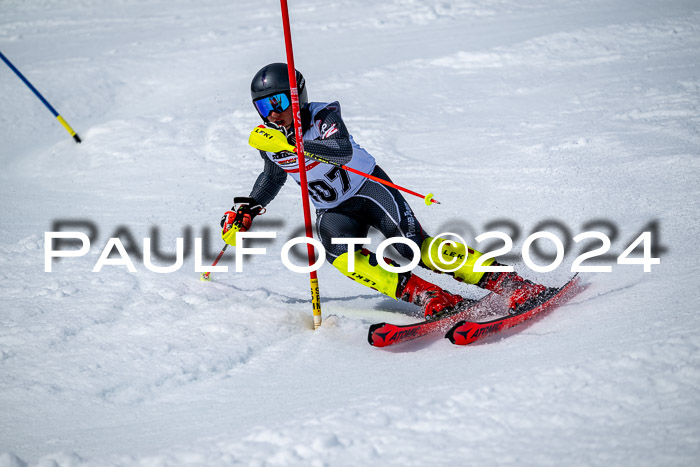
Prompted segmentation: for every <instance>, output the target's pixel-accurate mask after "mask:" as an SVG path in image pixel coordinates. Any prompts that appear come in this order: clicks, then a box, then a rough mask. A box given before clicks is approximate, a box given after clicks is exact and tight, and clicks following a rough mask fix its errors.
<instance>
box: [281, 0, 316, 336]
mask: <svg viewBox="0 0 700 467" xmlns="http://www.w3.org/2000/svg"><path fill="white" fill-rule="evenodd" d="M280 7H281V9H282V25H283V27H284V43H285V47H286V49H287V71H288V73H289V93H290V97H291V101H292V112H293V113H294V134H295V135H296V149H297V160H298V162H299V178H300V179H301V180H300V181H301V201H302V203H303V206H304V224H305V225H306V237H307V238H313V236H314V235H313V230H312V229H311V210H310V207H309V187H308V185H307V182H306V158H305V157H304V140H303V137H304V134H303V131H302V128H301V109H300V108H299V90H298V89H297V75H296V68H295V67H294V50H293V48H292V33H291V28H290V27H289V10H288V8H287V0H280ZM306 247H307V251H308V254H309V266H313V265H314V263H315V261H314V260H315V259H316V255H315V250H314V247H313V245H312V244H311V243H310V242H307V244H306ZM309 279H310V284H311V303H312V305H313V315H314V329H317V328H318V327H319V326H321V294H320V292H319V289H318V276H317V275H316V271H311V272H310V273H309Z"/></svg>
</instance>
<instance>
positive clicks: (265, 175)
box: [221, 152, 287, 246]
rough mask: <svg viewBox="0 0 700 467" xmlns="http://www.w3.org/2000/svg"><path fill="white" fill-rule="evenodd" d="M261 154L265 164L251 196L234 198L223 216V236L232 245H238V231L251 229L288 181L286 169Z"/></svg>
mask: <svg viewBox="0 0 700 467" xmlns="http://www.w3.org/2000/svg"><path fill="white" fill-rule="evenodd" d="M260 155H261V156H262V157H263V160H264V161H265V166H264V168H263V171H262V172H261V173H260V175H258V179H257V180H256V182H255V185H254V186H253V190H252V191H251V192H250V196H248V197H247V198H243V197H241V198H234V200H233V201H234V206H233V207H232V208H231V210H230V211H226V212H225V213H224V216H223V217H222V218H221V229H222V230H221V238H222V239H223V240H224V242H226V243H227V244H229V245H231V246H236V233H237V232H246V231H247V230H248V229H250V226H251V225H252V223H253V219H255V217H256V216H257V215H259V214H262V213H263V212H265V206H267V204H268V203H269V202H270V201H272V200H273V199H274V198H275V196H277V193H279V191H280V189H281V188H282V185H284V182H285V181H287V174H286V172H285V171H284V170H282V169H281V168H279V167H278V166H277V165H276V164H274V163H273V162H272V161H270V160H269V159H268V158H267V157H266V156H265V155H264V154H263V153H262V152H261V153H260ZM236 205H238V207H236Z"/></svg>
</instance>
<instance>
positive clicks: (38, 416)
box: [0, 0, 700, 467]
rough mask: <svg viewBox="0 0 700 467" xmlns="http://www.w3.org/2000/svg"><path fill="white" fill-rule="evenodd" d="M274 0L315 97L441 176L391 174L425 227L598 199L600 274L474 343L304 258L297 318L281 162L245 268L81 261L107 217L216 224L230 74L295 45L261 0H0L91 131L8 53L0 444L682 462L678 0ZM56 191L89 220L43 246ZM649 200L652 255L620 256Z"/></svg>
mask: <svg viewBox="0 0 700 467" xmlns="http://www.w3.org/2000/svg"><path fill="white" fill-rule="evenodd" d="M292 3H293V5H291V10H290V13H291V20H292V31H293V34H294V45H295V58H296V64H297V67H298V68H299V69H301V70H302V71H303V73H304V75H305V77H306V79H307V82H308V86H309V93H310V98H311V99H312V100H330V99H333V100H336V99H337V100H339V101H340V102H341V104H342V107H343V115H344V118H345V120H346V123H347V124H348V127H349V129H350V131H351V133H352V134H353V135H354V137H355V140H356V141H357V142H358V143H359V144H361V145H362V146H363V147H366V148H367V149H368V150H369V151H370V152H371V153H372V154H373V155H375V157H376V158H377V159H378V161H379V163H380V164H381V165H382V167H383V168H385V169H386V170H387V172H388V173H389V174H390V175H391V176H392V178H393V179H394V181H395V182H397V183H400V184H402V185H405V186H407V187H409V188H413V189H417V190H418V191H421V192H422V191H425V192H428V191H432V192H434V193H435V196H436V198H438V199H440V201H441V202H442V203H443V204H442V205H441V206H439V207H431V208H426V207H425V206H422V207H421V204H422V202H421V201H420V200H416V201H415V202H413V200H409V201H410V202H411V204H412V206H413V207H414V209H415V211H416V213H417V215H418V218H419V219H420V220H421V223H422V224H423V225H424V227H425V228H426V229H427V230H428V232H429V233H432V234H436V233H439V232H444V231H446V230H447V231H454V232H457V233H460V234H461V235H464V236H465V238H466V239H467V240H468V241H469V242H470V243H473V238H474V236H476V235H478V234H479V233H483V232H484V231H486V230H488V229H489V225H492V224H494V225H497V226H498V225H500V226H503V223H502V221H503V220H504V219H505V220H512V221H513V222H514V223H515V224H516V225H517V227H518V229H519V231H518V232H516V233H517V235H514V237H515V238H514V251H515V252H519V251H520V248H521V246H522V244H523V241H524V239H525V237H526V236H527V235H528V234H529V233H531V232H532V231H534V230H533V229H535V228H536V227H537V224H538V223H540V222H542V221H546V220H552V219H553V220H557V221H561V222H563V224H564V225H565V226H566V228H567V229H568V230H569V231H570V232H568V233H570V234H571V236H573V235H576V234H578V233H581V232H583V231H584V230H586V229H587V228H596V229H600V230H603V231H606V232H607V233H608V234H610V236H611V237H613V245H612V248H611V250H610V253H612V256H613V262H612V263H609V264H613V271H614V272H613V273H612V274H610V273H589V274H585V275H584V280H585V282H586V283H587V284H588V287H587V289H586V290H585V291H584V292H583V293H581V294H580V295H579V296H577V297H575V298H574V299H573V300H572V301H571V302H570V303H569V304H567V305H566V306H564V307H561V308H560V309H558V310H556V311H553V312H552V313H548V314H546V315H545V316H542V317H538V318H537V319H534V320H532V321H530V322H527V323H525V324H523V325H521V326H519V327H517V328H515V329H513V330H509V331H507V332H504V333H502V334H499V335H497V336H493V337H491V338H488V339H485V340H484V341H483V342H480V343H478V344H476V345H473V346H469V347H467V348H459V347H456V346H452V345H451V344H450V343H449V342H448V341H446V340H445V339H442V337H441V336H435V337H429V338H425V339H421V340H419V341H414V342H410V343H407V344H404V345H400V346H397V347H396V348H390V349H384V350H382V349H375V348H372V347H370V346H369V345H367V341H366V336H367V328H368V326H369V325H370V324H372V323H376V322H381V321H390V322H395V323H399V324H401V323H409V322H412V321H413V320H415V319H418V316H419V311H418V310H417V309H415V307H412V306H411V305H409V304H406V303H403V302H394V301H392V300H390V299H387V298H386V297H383V296H381V295H379V294H376V293H372V291H370V290H369V289H366V288H364V287H362V286H360V285H357V284H353V283H351V282H350V281H347V280H346V279H344V278H342V277H340V275H339V274H337V273H336V272H335V271H333V270H332V268H331V267H329V266H328V265H324V267H323V268H322V269H321V270H320V271H319V279H320V284H321V295H322V303H323V314H324V325H323V326H322V327H321V328H320V329H319V330H317V331H311V330H310V329H311V326H312V318H311V311H310V304H309V300H308V278H307V277H306V276H304V275H300V274H294V273H292V272H290V271H287V270H285V269H284V268H283V266H282V265H281V261H280V259H279V254H280V250H281V247H282V244H283V243H284V241H286V240H287V239H288V238H291V237H293V236H297V235H299V234H300V229H301V227H302V224H301V222H300V220H299V219H300V218H301V213H299V204H300V203H299V191H298V189H297V187H296V186H294V184H293V183H291V182H289V183H288V186H285V187H284V189H283V190H282V192H281V193H280V195H279V196H278V198H277V199H276V200H275V202H274V203H273V204H272V205H271V206H270V208H269V212H268V213H267V214H266V215H265V216H263V217H260V218H258V219H256V227H257V228H259V229H260V230H261V231H275V232H277V238H276V239H275V240H271V241H269V242H265V243H264V246H265V247H266V248H267V250H268V252H267V254H266V255H265V256H259V257H255V258H253V259H251V260H249V261H246V262H245V264H244V266H245V268H244V269H245V271H244V272H243V273H236V272H234V271H233V265H234V262H233V260H232V257H233V256H234V254H233V252H231V251H228V252H227V254H226V255H225V257H224V260H223V264H226V265H228V266H229V267H230V268H231V271H230V272H229V273H227V274H218V273H215V274H213V278H214V281H213V282H210V283H202V282H199V281H198V280H197V279H198V273H195V272H194V263H193V260H192V258H190V257H188V258H187V259H186V260H185V264H184V266H183V267H182V269H181V270H180V271H178V272H176V273H171V274H156V273H152V272H149V271H147V270H146V268H145V266H144V264H143V263H142V261H141V258H140V257H139V256H138V255H137V256H136V257H134V258H132V259H133V260H134V263H135V266H136V269H137V272H136V273H129V272H127V271H126V268H124V267H115V266H105V267H104V269H103V270H102V272H100V273H92V272H91V271H92V268H93V267H94V266H95V263H96V261H97V258H98V257H99V254H100V252H101V250H102V248H103V247H104V245H105V244H106V240H107V238H109V236H111V234H113V233H114V232H119V231H120V230H121V232H122V233H124V232H125V231H126V232H128V233H129V234H130V235H131V237H132V238H131V239H130V240H132V241H133V242H132V243H134V244H133V245H131V246H132V247H135V248H136V249H138V250H142V249H143V248H142V245H141V243H140V241H141V239H142V238H143V237H146V236H151V237H157V239H158V241H159V242H160V245H161V247H160V249H161V250H162V251H163V253H165V254H170V255H172V254H173V253H174V245H175V239H176V238H177V237H183V236H185V237H187V236H189V238H191V237H197V236H203V237H207V238H208V239H209V241H210V247H209V249H212V248H213V249H216V248H218V247H217V245H219V243H220V242H219V240H218V238H217V235H216V227H217V225H218V222H217V219H218V218H219V217H220V215H221V213H222V212H223V211H224V210H226V209H228V208H229V207H230V203H231V198H232V197H233V196H240V195H245V194H247V193H248V190H249V189H250V186H251V184H252V183H253V181H254V180H255V177H256V176H257V174H258V173H259V171H260V169H261V167H262V162H261V161H260V159H259V156H258V155H257V153H256V152H255V151H253V150H251V149H250V148H249V146H248V145H247V138H248V134H249V132H250V130H251V128H252V127H253V126H254V125H256V124H257V123H258V119H257V116H256V114H255V111H254V110H253V108H252V106H251V105H250V102H249V99H248V86H249V81H250V77H251V76H252V74H253V73H254V72H255V71H256V70H257V69H258V68H259V67H260V66H262V65H263V64H265V63H268V62H272V61H283V60H284V50H283V37H282V33H281V27H280V26H281V22H280V16H279V4H278V3H277V2H274V1H272V0H266V1H261V2H256V3H255V4H254V5H253V4H252V3H249V2H221V1H218V0H206V1H202V2H198V3H197V4H194V3H191V2H186V1H179V0H176V1H170V2H162V1H156V0H150V1H147V2H135V1H130V0H120V1H106V0H79V1H77V2H71V3H69V4H67V3H65V2H57V1H55V0H44V1H42V2H22V1H19V0H4V1H3V2H2V4H1V5H0V9H1V10H2V12H3V14H2V16H1V17H0V50H2V51H3V53H4V54H5V55H7V56H8V58H10V60H12V61H13V62H14V63H15V65H16V66H17V67H18V68H19V69H20V70H21V71H22V72H23V73H24V74H25V75H26V76H27V77H28V78H29V79H30V80H31V81H32V82H33V84H34V85H35V86H37V88H38V89H39V90H40V91H41V92H42V93H43V94H44V95H45V97H46V98H47V99H48V100H49V101H50V102H51V103H52V104H53V105H54V106H55V107H56V108H57V109H58V111H59V112H60V113H61V115H62V116H64V117H65V118H66V120H67V121H68V122H70V124H71V126H72V127H73V128H75V129H76V131H77V132H78V133H79V134H80V135H81V137H82V138H83V140H84V142H83V144H81V145H75V144H74V143H73V142H72V141H71V140H70V138H69V137H68V135H67V134H66V133H65V131H64V130H63V128H61V126H60V125H58V124H57V123H56V122H55V120H54V119H52V117H51V115H50V114H49V113H48V112H47V110H46V109H45V108H44V107H43V106H42V105H41V104H40V103H39V102H38V101H37V100H36V98H35V97H34V96H33V95H32V94H31V93H30V92H29V91H28V90H27V89H26V88H25V87H24V86H23V85H22V84H21V82H20V81H19V80H17V78H16V77H15V76H14V75H13V74H12V73H11V72H10V71H9V70H7V69H5V71H4V72H2V73H0V108H1V109H2V112H0V125H1V128H2V129H1V130H0V140H1V141H2V145H0V160H1V161H2V170H0V200H2V206H3V209H2V212H3V214H2V220H3V222H2V224H1V225H0V283H1V284H2V285H0V376H1V377H0V467H6V466H25V465H38V466H42V467H44V466H45V467H48V466H52V467H53V466H61V467H68V466H126V465H137V466H152V465H158V466H179V465H212V466H214V465H222V466H223V465H239V464H240V465H361V464H369V463H382V464H397V465H416V466H418V465H448V464H455V463H459V464H466V465H472V464H484V463H486V464H497V465H562V464H567V465H696V464H697V463H698V459H700V429H699V427H700V409H698V407H700V396H699V394H700V337H698V336H700V319H699V318H698V317H697V306H696V303H695V302H696V299H697V295H698V294H697V292H698V287H697V285H696V277H697V275H698V272H700V268H699V267H698V266H697V264H696V261H695V259H696V257H697V254H696V250H697V247H696V243H697V242H696V237H697V232H698V228H699V227H700V222H698V199H699V198H698V194H699V190H698V186H700V164H699V162H698V161H699V159H698V156H699V155H700V132H699V131H698V128H700V92H698V91H699V90H700V65H699V64H700V52H698V51H700V8H699V7H698V5H697V4H696V2H689V1H683V0H665V1H661V2H659V1H656V2H651V1H641V2H640V1H634V2H633V1H631V0H616V1H602V0H593V1H587V2H583V1H578V0H542V1H537V2H524V3H523V2H515V1H512V0H465V1H458V2H445V1H438V0H390V1H383V2H374V1H369V0H363V1H355V2H346V1H341V0H330V1H328V2H324V3H323V5H321V4H319V3H318V2H314V1H310V0H309V1H299V2H292ZM3 66H4V65H3ZM456 177H458V178H456ZM55 220H74V221H75V220H83V221H90V222H92V223H93V225H95V226H96V227H97V228H98V232H97V238H96V239H95V240H94V241H93V243H92V244H91V249H90V252H89V254H88V255H86V256H85V257H82V258H65V259H61V260H60V261H58V260H54V262H53V272H51V273H46V272H44V239H43V235H44V232H46V231H49V230H50V229H51V226H52V223H53V222H54V221H55ZM652 221H656V222H657V225H658V226H659V232H660V239H659V243H660V245H661V246H662V247H664V248H665V250H664V251H663V252H662V255H661V257H662V260H661V265H658V266H653V267H652V272H651V273H643V272H642V271H641V270H642V267H641V266H625V265H615V264H614V257H615V256H617V255H619V254H620V253H621V252H622V251H623V250H624V248H626V246H627V245H629V244H630V243H631V241H632V240H633V239H634V238H636V236H637V235H638V234H639V232H640V231H641V230H642V229H643V228H647V227H645V226H647V225H650V222H652ZM498 222H501V224H498ZM550 225H552V224H551V223H550ZM154 226H155V227H157V229H156V230H155V231H154V230H153V228H154ZM587 226H588V227H587ZM511 227H512V225H511ZM611 228H612V229H613V230H614V231H611V230H610V229H611ZM188 229H189V230H188ZM554 232H555V233H556V234H557V235H560V236H562V235H564V233H566V232H561V230H560V227H559V230H558V229H557V228H554ZM372 239H373V245H374V246H375V247H376V245H377V243H378V241H379V240H380V237H379V236H377V235H376V234H372ZM578 251H579V250H577V246H576V245H573V244H572V252H573V253H570V254H567V256H566V258H565V260H564V262H563V264H562V266H560V267H559V268H558V269H557V270H555V271H554V272H552V273H550V274H543V273H535V272H533V271H530V270H528V269H527V268H525V266H524V265H523V262H522V260H520V261H516V267H517V268H518V270H519V271H523V274H524V275H526V276H527V277H529V278H532V279H535V280H540V281H542V282H544V283H546V284H548V285H556V284H560V283H562V282H563V281H565V280H566V278H567V277H569V275H570V272H569V271H568V268H569V267H570V266H571V264H572V262H573V261H574V259H575V257H576V254H578V253H577V252H578ZM210 253H211V252H210ZM213 254H216V251H215V252H213ZM159 264H160V263H159ZM606 264H608V263H606ZM420 274H422V275H423V276H425V277H427V278H429V279H431V280H433V281H435V282H436V283H438V284H439V285H441V286H443V287H445V288H447V289H448V290H450V291H452V292H460V293H462V294H464V295H467V296H471V297H476V296H478V295H479V293H480V292H479V291H477V290H474V288H473V287H472V288H470V287H467V286H463V285H460V284H457V283H455V282H454V281H453V280H452V279H451V278H449V277H447V276H444V275H443V276H438V275H435V274H432V273H427V272H420Z"/></svg>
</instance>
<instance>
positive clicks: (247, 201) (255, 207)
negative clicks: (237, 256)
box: [221, 197, 265, 246]
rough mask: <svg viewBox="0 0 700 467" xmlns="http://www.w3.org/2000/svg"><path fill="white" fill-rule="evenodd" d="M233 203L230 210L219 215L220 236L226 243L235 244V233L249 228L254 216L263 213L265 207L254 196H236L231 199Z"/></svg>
mask: <svg viewBox="0 0 700 467" xmlns="http://www.w3.org/2000/svg"><path fill="white" fill-rule="evenodd" d="M233 203H234V205H233V207H231V210H230V211H226V212H225V213H224V215H223V216H222V217H221V238H222V239H223V240H224V242H226V243H227V244H229V245H231V246H236V233H237V232H246V231H247V230H248V229H250V226H251V225H252V223H253V219H254V218H255V216H257V215H258V214H263V213H264V212H265V208H264V207H262V205H261V204H260V203H258V202H257V201H255V199H254V198H245V197H237V198H234V199H233ZM236 204H237V205H238V209H236Z"/></svg>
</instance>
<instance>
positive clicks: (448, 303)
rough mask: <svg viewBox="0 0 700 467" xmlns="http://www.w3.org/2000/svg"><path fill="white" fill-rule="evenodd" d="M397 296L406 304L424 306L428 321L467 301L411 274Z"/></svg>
mask: <svg viewBox="0 0 700 467" xmlns="http://www.w3.org/2000/svg"><path fill="white" fill-rule="evenodd" d="M396 296H397V297H398V298H400V299H401V300H403V301H405V302H409V303H414V304H416V305H418V306H422V307H423V312H424V313H425V318H426V319H430V318H431V317H433V316H434V315H435V314H436V313H439V312H441V311H443V310H444V309H446V308H450V307H453V306H455V305H457V304H458V303H459V302H461V301H463V300H465V299H464V298H463V297H460V296H459V295H453V294H451V293H449V292H447V291H445V290H443V289H441V288H440V287H438V286H437V285H435V284H431V283H430V282H428V281H424V280H423V279H421V278H420V277H418V276H416V275H415V274H411V276H410V277H409V278H408V281H407V282H406V285H404V286H403V289H401V291H400V292H398V293H397V294H396Z"/></svg>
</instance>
